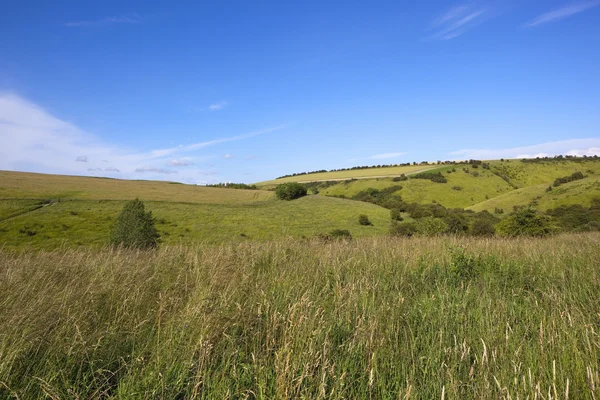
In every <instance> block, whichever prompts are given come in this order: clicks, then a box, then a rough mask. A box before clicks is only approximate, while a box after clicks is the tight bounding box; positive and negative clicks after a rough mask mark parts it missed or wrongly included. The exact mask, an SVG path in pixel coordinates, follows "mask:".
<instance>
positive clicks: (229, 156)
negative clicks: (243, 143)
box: [221, 154, 233, 160]
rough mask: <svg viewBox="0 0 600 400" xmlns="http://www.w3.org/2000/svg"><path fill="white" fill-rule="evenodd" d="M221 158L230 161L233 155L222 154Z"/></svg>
mask: <svg viewBox="0 0 600 400" xmlns="http://www.w3.org/2000/svg"><path fill="white" fill-rule="evenodd" d="M221 157H222V158H224V159H226V160H231V159H232V158H233V155H231V154H223V155H222V156H221Z"/></svg>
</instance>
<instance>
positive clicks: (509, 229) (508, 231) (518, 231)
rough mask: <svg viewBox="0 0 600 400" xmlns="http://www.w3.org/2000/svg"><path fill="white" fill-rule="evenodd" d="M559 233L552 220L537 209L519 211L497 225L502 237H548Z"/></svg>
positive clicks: (497, 230)
mask: <svg viewBox="0 0 600 400" xmlns="http://www.w3.org/2000/svg"><path fill="white" fill-rule="evenodd" d="M556 231H557V228H556V226H554V224H553V223H552V219H551V218H550V217H549V216H547V215H545V214H542V213H540V212H538V211H536V210H535V209H533V208H531V207H528V208H522V209H518V210H516V211H515V212H513V213H512V214H511V215H510V216H509V217H507V218H506V219H504V220H502V221H501V222H500V223H499V224H498V225H496V233H497V234H498V235H500V236H537V237H541V236H548V235H551V234H552V233H555V232H556Z"/></svg>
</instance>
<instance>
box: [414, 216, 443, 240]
mask: <svg viewBox="0 0 600 400" xmlns="http://www.w3.org/2000/svg"><path fill="white" fill-rule="evenodd" d="M416 225H417V232H418V233H420V234H422V235H429V236H430V235H439V234H440V233H444V232H445V231H446V230H447V229H448V224H446V223H445V222H444V221H443V220H441V219H439V218H435V217H425V218H421V219H420V220H419V221H417V222H416Z"/></svg>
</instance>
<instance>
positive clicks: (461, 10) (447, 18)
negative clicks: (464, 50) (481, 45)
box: [425, 4, 488, 40]
mask: <svg viewBox="0 0 600 400" xmlns="http://www.w3.org/2000/svg"><path fill="white" fill-rule="evenodd" d="M487 13H488V10H487V9H485V8H483V7H477V6H474V5H471V4H462V5H459V6H456V7H453V8H451V9H450V10H448V11H446V12H445V13H444V14H442V15H440V16H439V17H437V18H436V19H435V20H434V21H433V22H432V24H431V26H430V28H429V31H434V33H433V34H431V35H429V36H428V37H426V38H425V40H450V39H454V38H455V37H458V36H460V35H462V34H463V33H466V32H467V31H469V30H471V29H473V28H474V27H475V26H477V25H479V24H480V23H481V22H483V20H484V19H485V17H486V14H487Z"/></svg>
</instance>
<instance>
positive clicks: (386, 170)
mask: <svg viewBox="0 0 600 400" xmlns="http://www.w3.org/2000/svg"><path fill="white" fill-rule="evenodd" d="M431 168H435V166H427V165H406V166H399V167H380V168H375V167H374V168H365V169H353V170H348V171H332V172H318V173H314V174H303V175H297V176H288V177H285V178H280V179H273V180H270V181H264V182H259V183H257V185H258V186H260V187H271V186H276V185H279V184H282V183H285V182H314V181H328V180H345V179H359V178H370V177H386V176H390V177H391V176H400V175H402V174H405V175H408V174H413V173H416V172H420V171H426V170H428V169H431Z"/></svg>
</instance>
